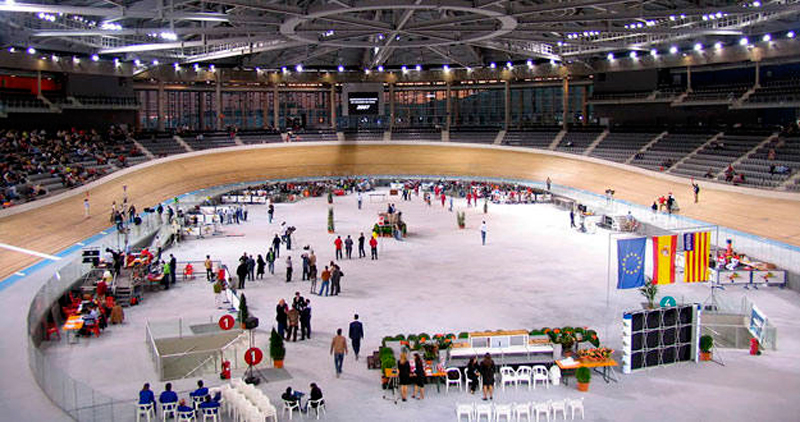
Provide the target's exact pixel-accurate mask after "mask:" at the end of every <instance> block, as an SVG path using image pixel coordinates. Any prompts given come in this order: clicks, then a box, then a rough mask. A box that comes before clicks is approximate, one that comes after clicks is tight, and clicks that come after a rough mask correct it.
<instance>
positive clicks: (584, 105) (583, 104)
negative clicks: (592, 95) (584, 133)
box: [581, 85, 589, 126]
mask: <svg viewBox="0 0 800 422" xmlns="http://www.w3.org/2000/svg"><path fill="white" fill-rule="evenodd" d="M588 98H589V85H584V86H583V101H582V102H581V114H582V115H583V125H584V126H586V125H588V124H589V102H588Z"/></svg>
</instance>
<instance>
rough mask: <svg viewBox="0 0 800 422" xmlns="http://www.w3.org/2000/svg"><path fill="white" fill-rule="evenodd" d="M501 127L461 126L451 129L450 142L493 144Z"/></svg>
mask: <svg viewBox="0 0 800 422" xmlns="http://www.w3.org/2000/svg"><path fill="white" fill-rule="evenodd" d="M498 132H499V129H497V128H491V127H489V128H486V127H483V128H481V127H460V128H451V129H450V142H465V143H470V144H492V143H494V139H495V138H496V137H497V133H498Z"/></svg>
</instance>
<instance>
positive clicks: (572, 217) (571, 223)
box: [569, 208, 575, 228]
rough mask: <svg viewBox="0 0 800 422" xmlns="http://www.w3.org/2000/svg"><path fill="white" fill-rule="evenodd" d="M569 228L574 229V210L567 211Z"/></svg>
mask: <svg viewBox="0 0 800 422" xmlns="http://www.w3.org/2000/svg"><path fill="white" fill-rule="evenodd" d="M569 227H570V228H575V210H574V209H572V208H570V210H569Z"/></svg>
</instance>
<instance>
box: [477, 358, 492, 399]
mask: <svg viewBox="0 0 800 422" xmlns="http://www.w3.org/2000/svg"><path fill="white" fill-rule="evenodd" d="M479 370H480V373H481V378H483V400H487V397H486V396H487V395H488V396H489V397H488V400H494V397H493V395H494V370H495V367H494V361H493V360H492V355H490V354H489V353H487V354H485V355H484V356H483V361H481V365H480V369H479Z"/></svg>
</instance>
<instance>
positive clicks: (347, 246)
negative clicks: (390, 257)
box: [333, 232, 378, 260]
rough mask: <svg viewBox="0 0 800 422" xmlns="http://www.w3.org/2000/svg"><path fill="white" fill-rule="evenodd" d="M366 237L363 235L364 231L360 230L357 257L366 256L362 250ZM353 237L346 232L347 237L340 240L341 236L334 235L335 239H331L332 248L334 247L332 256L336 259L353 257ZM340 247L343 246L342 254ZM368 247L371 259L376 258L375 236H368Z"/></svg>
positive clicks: (376, 244)
mask: <svg viewBox="0 0 800 422" xmlns="http://www.w3.org/2000/svg"><path fill="white" fill-rule="evenodd" d="M366 240H367V238H366V237H364V232H361V233H360V234H359V236H358V257H359V258H366V257H367V253H366V251H365V250H364V245H365V243H366ZM353 243H354V242H353V239H352V238H351V237H350V235H349V234H348V235H347V237H346V238H345V239H344V240H342V236H336V239H335V240H334V241H333V248H334V256H335V257H336V259H337V260H339V259H344V257H345V256H346V257H347V259H353ZM342 247H344V254H342ZM369 248H370V256H371V259H372V260H376V259H378V240H377V239H376V238H375V236H370V239H369Z"/></svg>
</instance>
